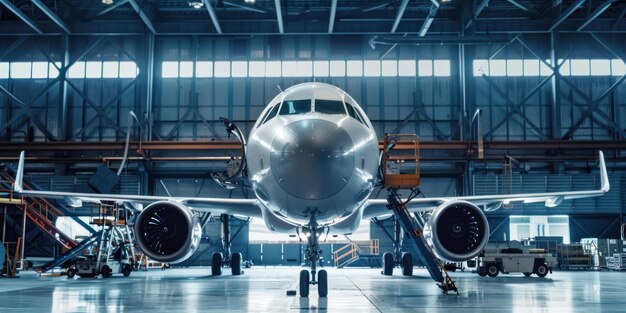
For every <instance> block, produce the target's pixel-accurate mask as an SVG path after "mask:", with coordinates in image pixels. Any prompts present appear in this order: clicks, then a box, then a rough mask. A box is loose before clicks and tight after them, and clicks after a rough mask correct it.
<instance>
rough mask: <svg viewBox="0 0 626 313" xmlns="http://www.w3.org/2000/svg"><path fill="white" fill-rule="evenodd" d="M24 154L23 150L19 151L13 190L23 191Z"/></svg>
mask: <svg viewBox="0 0 626 313" xmlns="http://www.w3.org/2000/svg"><path fill="white" fill-rule="evenodd" d="M24 155H25V152H24V151H22V152H20V163H19V164H18V165H17V174H16V175H15V185H13V191H15V192H17V193H21V192H22V191H24V189H23V187H22V185H23V181H24Z"/></svg>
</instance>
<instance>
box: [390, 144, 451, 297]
mask: <svg viewBox="0 0 626 313" xmlns="http://www.w3.org/2000/svg"><path fill="white" fill-rule="evenodd" d="M401 145H404V146H408V149H402V151H404V153H401V152H397V151H394V150H393V148H394V147H397V146H401ZM405 148H407V147H405ZM381 161H382V162H381V163H382V164H381V166H382V172H383V179H384V187H385V189H387V191H388V194H387V208H388V209H390V210H391V211H392V212H393V214H394V215H395V216H396V218H397V220H398V221H399V222H400V225H401V226H402V228H403V229H404V232H405V234H406V236H407V237H408V238H409V239H410V240H412V241H413V242H414V243H415V245H416V246H417V252H418V253H417V254H418V257H419V259H420V261H422V264H424V265H425V266H426V269H427V270H428V273H429V274H430V277H432V279H433V280H434V281H435V282H436V283H437V286H439V288H441V291H442V292H443V293H445V294H447V293H448V292H449V291H454V292H456V293H457V295H458V294H459V291H458V289H457V287H456V285H455V284H454V282H453V281H452V278H450V275H449V274H448V272H447V271H446V269H445V268H444V266H443V263H442V262H441V260H439V258H437V256H436V255H435V253H434V252H433V249H432V247H431V246H430V245H429V244H428V242H427V241H426V239H425V238H424V236H423V231H424V222H423V220H422V219H421V218H419V217H418V216H415V217H414V216H412V215H411V213H410V212H409V210H408V209H407V207H406V204H407V203H408V202H409V201H411V199H413V198H415V197H416V196H418V195H419V194H420V193H421V191H420V189H419V185H420V171H419V141H418V138H417V135H415V134H385V140H384V147H383V157H382V160H381ZM411 164H413V165H414V166H415V168H414V169H411V170H409V172H408V173H407V172H402V171H401V170H402V169H401V166H403V165H404V167H407V166H408V165H411ZM400 189H407V190H410V191H411V194H410V195H409V197H408V199H407V200H406V201H402V198H401V197H400V194H399V193H398V190H400Z"/></svg>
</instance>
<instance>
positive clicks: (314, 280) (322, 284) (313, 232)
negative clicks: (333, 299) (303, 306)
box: [300, 216, 328, 297]
mask: <svg viewBox="0 0 626 313" xmlns="http://www.w3.org/2000/svg"><path fill="white" fill-rule="evenodd" d="M302 232H303V233H304V235H305V236H306V237H307V248H306V251H305V256H306V259H307V260H308V262H309V263H310V265H311V273H310V274H311V275H309V270H306V269H304V270H302V271H300V297H308V296H309V285H317V293H318V295H319V296H320V297H326V296H328V273H327V272H326V270H324V269H322V270H320V271H319V272H317V262H318V261H319V257H320V255H321V254H322V249H320V246H319V235H320V234H322V233H323V232H324V227H321V226H319V225H318V224H317V221H316V220H315V216H312V217H311V221H310V222H309V224H308V225H307V226H304V227H302ZM316 275H317V277H316Z"/></svg>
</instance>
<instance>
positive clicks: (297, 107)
mask: <svg viewBox="0 0 626 313" xmlns="http://www.w3.org/2000/svg"><path fill="white" fill-rule="evenodd" d="M308 112H311V99H304V100H287V101H284V102H283V105H282V106H281V107H280V113H279V114H280V115H293V114H302V113H308Z"/></svg>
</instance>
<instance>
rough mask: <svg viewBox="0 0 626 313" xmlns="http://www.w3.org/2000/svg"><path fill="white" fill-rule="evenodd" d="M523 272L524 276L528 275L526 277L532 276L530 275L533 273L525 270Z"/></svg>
mask: <svg viewBox="0 0 626 313" xmlns="http://www.w3.org/2000/svg"><path fill="white" fill-rule="evenodd" d="M522 274H524V276H526V277H530V275H532V274H533V273H531V272H524V273H522Z"/></svg>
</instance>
